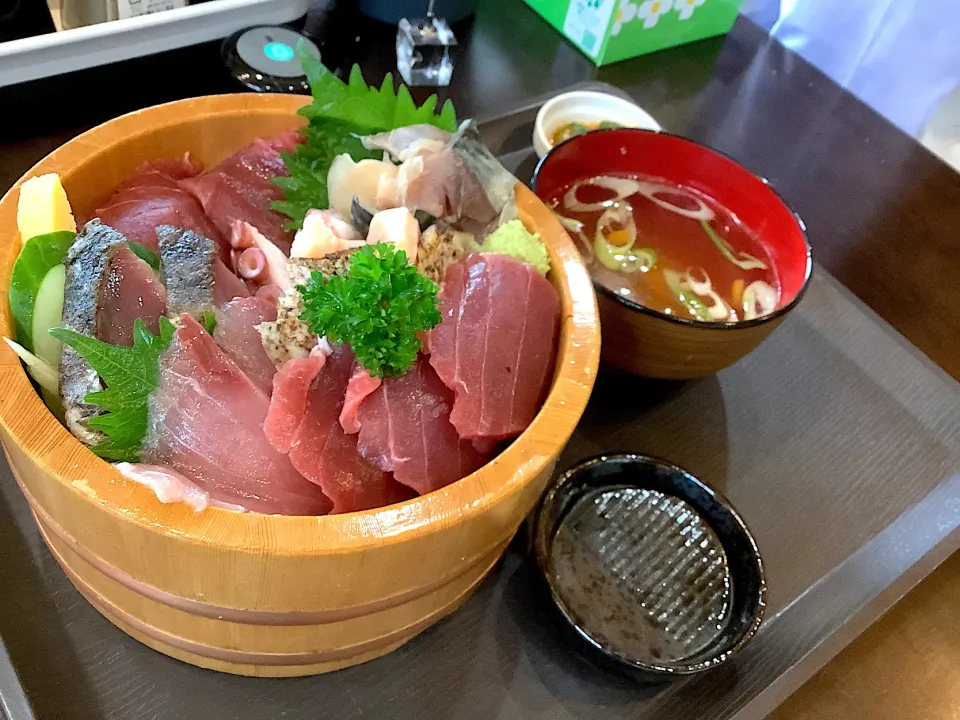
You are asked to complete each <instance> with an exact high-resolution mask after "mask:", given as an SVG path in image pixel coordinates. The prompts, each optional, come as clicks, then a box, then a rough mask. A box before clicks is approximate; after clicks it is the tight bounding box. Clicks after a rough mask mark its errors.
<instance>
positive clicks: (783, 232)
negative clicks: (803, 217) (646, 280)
mask: <svg viewBox="0 0 960 720" xmlns="http://www.w3.org/2000/svg"><path fill="white" fill-rule="evenodd" d="M605 174H617V175H623V174H627V175H629V174H640V175H648V176H653V177H656V178H662V179H664V180H666V181H668V182H670V183H674V184H677V185H681V186H685V187H688V188H692V189H693V190H696V191H699V192H701V193H703V194H705V195H707V196H709V197H711V198H713V199H714V200H716V201H717V203H719V204H720V205H722V206H723V207H724V208H726V209H728V210H729V211H731V212H732V213H733V214H734V215H735V216H736V217H737V218H738V219H739V220H740V221H741V222H742V223H743V224H744V225H745V226H746V227H747V228H748V229H749V230H750V231H752V233H753V234H754V235H755V236H756V237H757V238H758V240H759V241H760V242H761V243H762V244H763V245H764V247H765V248H766V250H767V252H768V254H769V256H770V259H771V260H772V261H773V264H774V269H775V272H776V274H777V276H778V279H779V283H780V298H779V301H778V304H777V306H776V308H775V309H774V310H773V312H771V313H769V314H766V315H762V316H760V317H757V318H754V319H750V320H739V321H735V322H715V321H703V320H696V319H693V318H684V317H678V316H676V315H668V314H665V313H662V312H659V311H657V310H654V309H651V308H648V307H646V306H644V305H641V304H639V303H637V302H635V301H633V300H631V299H628V298H625V297H623V296H622V295H621V294H619V293H616V292H614V291H613V290H611V289H610V288H608V287H606V286H605V285H602V284H601V283H599V282H594V287H595V289H596V291H597V301H598V304H599V307H600V320H601V325H602V330H603V348H602V354H601V357H602V361H603V362H604V363H605V364H606V365H609V366H613V367H615V368H617V369H620V370H623V371H626V372H630V373H634V374H637V375H643V376H645V377H653V378H676V379H681V378H693V377H700V376H703V375H710V374H711V373H715V372H717V371H718V370H721V369H723V368H725V367H727V366H729V365H732V364H733V363H735V362H736V361H737V360H739V359H740V358H742V357H743V356H744V355H746V354H747V353H749V352H750V351H751V350H753V349H754V348H755V347H757V345H759V344H760V343H761V342H762V341H763V340H764V339H765V338H766V337H767V336H768V335H769V334H770V333H771V332H773V331H774V330H775V329H776V328H777V326H778V325H779V324H780V323H781V322H782V321H783V319H784V317H785V316H786V314H787V313H788V312H790V310H792V309H793V308H794V307H796V305H797V303H798V302H799V301H800V298H801V297H802V295H803V293H804V291H805V290H806V287H807V285H808V283H809V281H810V273H811V270H812V266H813V265H812V260H811V255H810V246H809V244H808V243H807V239H806V234H805V231H804V227H803V223H802V222H801V221H800V218H799V217H798V216H797V215H796V214H795V213H794V212H793V211H792V210H791V209H790V208H789V207H787V205H786V203H784V201H783V200H782V199H781V198H780V196H779V195H778V194H777V193H776V192H775V191H774V190H773V189H772V188H771V187H770V185H769V184H768V183H767V182H766V181H765V180H763V179H762V178H759V177H757V176H756V175H754V174H753V173H751V172H750V171H748V170H746V169H744V168H743V167H741V166H740V165H738V164H737V163H735V162H734V161H733V160H731V159H730V158H728V157H726V156H725V155H723V154H721V153H719V152H717V151H715V150H711V149H710V148H708V147H705V146H703V145H700V144H698V143H695V142H693V141H691V140H687V139H686V138H681V137H677V136H676V135H670V134H668V133H662V132H652V131H648V130H637V129H628V128H623V129H616V130H601V131H596V132H590V133H587V134H585V135H580V136H577V137H574V138H572V139H570V140H567V141H566V142H564V143H562V144H560V145H558V146H557V147H555V148H554V149H553V150H551V151H550V153H548V154H547V155H546V157H544V158H543V160H541V161H540V164H539V165H538V166H537V170H536V173H535V174H534V190H535V192H536V194H537V195H538V196H539V197H540V198H541V199H543V200H547V201H548V200H550V199H552V198H555V197H557V195H558V194H560V193H561V192H563V191H564V190H565V189H566V188H567V187H569V186H570V185H571V184H572V183H574V182H576V181H578V180H585V179H587V178H591V177H596V176H598V175H605Z"/></svg>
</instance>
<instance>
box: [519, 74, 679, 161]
mask: <svg viewBox="0 0 960 720" xmlns="http://www.w3.org/2000/svg"><path fill="white" fill-rule="evenodd" d="M604 121H607V122H613V123H616V124H617V125H620V126H622V127H632V128H643V129H644V130H657V131H659V130H660V129H661V128H660V123H658V122H657V121H656V120H654V119H653V117H652V116H651V115H650V113H648V112H647V111H646V110H644V109H643V108H641V107H640V106H639V105H635V104H634V103H632V102H631V101H629V100H624V99H623V98H621V97H617V96H616V95H610V94H609V93H603V92H596V91H593V90H575V91H573V92H568V93H563V94H562V95H557V96H556V97H555V98H551V99H550V100H548V101H547V102H545V103H544V104H543V106H542V107H541V108H540V112H538V113H537V120H536V123H535V124H534V127H533V149H534V150H536V151H537V155H538V156H539V157H543V156H544V155H546V154H547V153H548V152H550V148H551V147H552V146H551V144H550V135H552V134H553V133H554V132H555V131H556V130H557V129H558V128H559V127H560V126H562V125H566V124H567V123H571V122H579V123H600V122H604Z"/></svg>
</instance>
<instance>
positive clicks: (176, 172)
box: [132, 152, 203, 180]
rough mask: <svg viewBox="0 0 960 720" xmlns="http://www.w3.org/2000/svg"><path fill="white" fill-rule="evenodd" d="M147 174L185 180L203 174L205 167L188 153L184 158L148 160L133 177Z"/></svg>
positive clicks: (134, 172) (135, 171)
mask: <svg viewBox="0 0 960 720" xmlns="http://www.w3.org/2000/svg"><path fill="white" fill-rule="evenodd" d="M146 172H158V173H162V174H164V175H166V176H167V177H170V178H173V179H174V180H183V179H184V178H188V177H193V176H194V175H199V174H200V173H201V172H203V165H201V164H200V163H198V162H196V161H195V160H194V159H193V158H191V157H190V153H189V152H186V153H184V154H183V156H182V157H178V158H176V157H171V158H157V159H156V160H147V161H145V162H142V163H140V165H138V166H137V169H136V170H134V171H133V173H132V175H139V174H141V173H146Z"/></svg>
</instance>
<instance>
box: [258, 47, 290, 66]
mask: <svg viewBox="0 0 960 720" xmlns="http://www.w3.org/2000/svg"><path fill="white" fill-rule="evenodd" d="M263 54H264V55H266V56H267V57H268V58H270V59H271V60H276V61H277V62H289V61H290V60H293V48H292V47H290V46H289V45H287V44H286V43H282V42H271V43H267V44H266V45H264V46H263Z"/></svg>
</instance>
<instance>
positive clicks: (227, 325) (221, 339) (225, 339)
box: [213, 297, 277, 394]
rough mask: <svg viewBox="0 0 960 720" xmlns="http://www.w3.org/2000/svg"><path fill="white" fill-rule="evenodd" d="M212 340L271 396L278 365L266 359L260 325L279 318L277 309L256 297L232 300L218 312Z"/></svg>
mask: <svg viewBox="0 0 960 720" xmlns="http://www.w3.org/2000/svg"><path fill="white" fill-rule="evenodd" d="M215 314H216V319H217V327H216V329H215V330H214V331H213V339H214V340H216V341H217V345H219V346H220V349H221V350H223V351H224V352H225V353H227V355H229V356H230V357H231V358H232V359H233V361H234V362H235V363H236V364H237V366H238V367H239V368H240V369H241V370H243V372H245V373H246V374H247V377H249V378H250V379H251V380H252V381H253V382H254V383H256V384H257V385H259V386H260V388H261V389H262V390H263V391H264V392H266V393H268V394H269V393H270V391H271V389H272V387H273V376H274V375H275V374H276V372H277V367H276V365H274V364H273V361H272V360H271V359H270V358H269V357H268V356H267V351H266V350H264V349H263V343H262V342H261V340H260V331H259V330H257V326H258V325H259V324H260V323H262V322H273V321H275V320H276V319H277V306H276V305H271V304H270V303H268V302H267V301H266V300H262V299H260V298H255V297H247V298H238V299H236V300H231V301H230V302H228V303H227V304H226V305H224V306H223V307H222V308H219V309H218V310H217V311H216V313H215Z"/></svg>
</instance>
